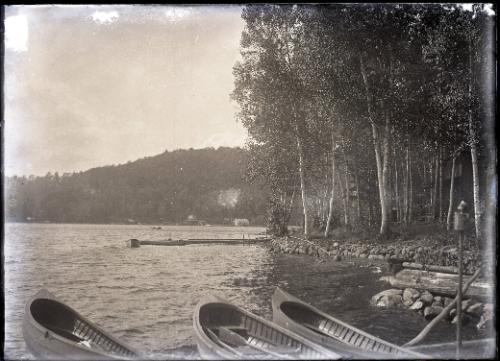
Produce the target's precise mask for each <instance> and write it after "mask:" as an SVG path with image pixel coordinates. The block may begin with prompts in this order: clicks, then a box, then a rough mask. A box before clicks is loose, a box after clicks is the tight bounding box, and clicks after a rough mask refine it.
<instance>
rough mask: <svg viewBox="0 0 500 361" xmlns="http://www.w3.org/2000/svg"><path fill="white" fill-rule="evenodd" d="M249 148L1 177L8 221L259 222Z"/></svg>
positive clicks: (261, 205)
mask: <svg viewBox="0 0 500 361" xmlns="http://www.w3.org/2000/svg"><path fill="white" fill-rule="evenodd" d="M247 163H248V155H247V151H245V150H243V149H240V148H224V147H221V148H219V149H213V148H206V149H200V150H193V149H190V150H176V151H172V152H165V153H163V154H160V155H157V156H153V157H147V158H143V159H140V160H137V161H134V162H128V163H127V164H123V165H116V166H107V167H100V168H94V169H90V170H88V171H85V172H79V173H73V174H63V175H62V176H61V175H59V174H58V173H55V174H51V173H48V174H47V175H46V176H44V177H34V176H30V177H24V176H23V177H16V176H15V177H9V178H7V179H6V189H7V191H6V197H5V203H6V204H5V205H6V216H7V219H8V220H11V221H26V220H32V221H50V222H89V223H110V222H117V223H126V222H141V223H176V222H182V221H183V220H185V219H186V218H187V217H188V215H195V216H196V217H197V218H198V219H203V220H206V221H207V222H209V223H222V222H224V219H226V222H227V220H228V219H229V220H230V219H233V218H248V219H250V221H251V224H256V223H260V224H263V223H265V219H263V215H264V214H265V207H266V202H267V200H266V195H265V194H266V193H265V189H264V188H263V187H262V186H261V185H259V184H258V183H254V184H253V185H248V184H247V182H246V181H245V178H246V170H247Z"/></svg>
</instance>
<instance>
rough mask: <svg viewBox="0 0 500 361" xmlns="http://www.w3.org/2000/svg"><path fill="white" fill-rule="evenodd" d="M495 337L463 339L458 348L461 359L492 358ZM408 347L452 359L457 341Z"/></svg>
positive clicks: (441, 357)
mask: <svg viewBox="0 0 500 361" xmlns="http://www.w3.org/2000/svg"><path fill="white" fill-rule="evenodd" d="M496 347H497V343H496V339H494V338H485V339H479V340H470V341H463V342H462V347H461V348H460V358H461V359H472V360H478V359H494V358H495V355H496V352H497V351H496ZM408 349H410V350H413V351H417V352H423V353H425V354H426V355H429V356H431V357H432V358H434V359H438V358H439V359H454V358H455V356H456V350H457V343H456V342H444V343H434V344H427V345H418V346H410V347H408Z"/></svg>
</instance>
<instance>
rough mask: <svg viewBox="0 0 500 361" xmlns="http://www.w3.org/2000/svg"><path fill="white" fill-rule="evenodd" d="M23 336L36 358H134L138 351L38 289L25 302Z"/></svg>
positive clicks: (49, 294) (48, 293) (45, 291)
mask: <svg viewBox="0 0 500 361" xmlns="http://www.w3.org/2000/svg"><path fill="white" fill-rule="evenodd" d="M23 336H24V341H25V342H26V345H27V347H28V349H29V351H30V352H31V353H32V354H33V355H34V356H35V357H36V358H40V359H62V360H70V359H73V360H74V359H78V360H102V359H134V358H137V357H139V356H138V353H137V352H136V351H134V350H133V349H132V348H130V347H129V346H126V345H125V344H124V343H123V342H121V341H119V340H118V339H116V338H115V337H113V336H111V335H110V334H109V333H107V332H106V331H104V330H102V329H101V328H100V327H98V326H96V325H94V324H93V323H92V322H90V321H89V320H87V319H86V318H85V317H83V316H81V315H80V314H79V313H78V312H76V311H75V310H73V309H72V308H70V307H68V306H66V305H65V304H63V303H62V302H60V301H58V300H57V299H56V298H55V297H54V296H53V295H52V294H51V293H50V292H48V291H47V290H44V289H42V290H41V291H39V292H38V293H37V294H36V295H35V296H33V297H32V298H31V299H30V300H28V302H27V303H26V307H25V310H24V319H23Z"/></svg>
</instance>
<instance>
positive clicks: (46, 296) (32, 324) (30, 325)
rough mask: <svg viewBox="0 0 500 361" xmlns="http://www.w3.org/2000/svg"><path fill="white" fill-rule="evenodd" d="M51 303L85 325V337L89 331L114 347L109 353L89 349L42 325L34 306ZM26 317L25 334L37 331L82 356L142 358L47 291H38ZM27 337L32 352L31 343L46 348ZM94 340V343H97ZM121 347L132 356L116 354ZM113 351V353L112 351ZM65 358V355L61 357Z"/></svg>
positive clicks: (31, 301)
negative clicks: (26, 330)
mask: <svg viewBox="0 0 500 361" xmlns="http://www.w3.org/2000/svg"><path fill="white" fill-rule="evenodd" d="M43 300H46V301H50V302H51V303H53V304H55V305H57V307H61V309H64V310H65V311H67V312H69V313H70V314H71V316H72V317H73V319H74V320H75V323H76V322H77V321H78V322H80V324H82V325H84V326H83V327H82V329H81V331H83V330H85V336H86V335H87V334H88V333H89V331H91V332H92V331H93V332H94V333H95V334H96V335H95V336H94V337H95V340H98V339H99V341H100V340H101V339H103V338H106V339H108V340H109V341H111V342H112V343H113V345H112V346H111V347H110V350H109V351H106V350H103V349H97V348H95V347H87V346H85V345H82V344H79V342H76V341H73V340H70V339H69V338H67V337H65V336H63V335H61V334H59V333H58V332H57V331H54V330H53V329H51V328H50V327H48V325H47V326H44V325H43V324H42V323H40V322H39V321H38V320H37V319H36V318H35V316H34V315H33V313H32V305H33V304H34V303H35V302H36V301H43ZM24 312H25V313H24V317H23V333H24V329H31V330H35V331H36V332H37V334H38V335H44V337H45V338H48V339H53V340H55V341H57V342H58V343H60V344H62V345H65V346H66V347H67V348H72V349H75V350H78V351H79V352H81V353H82V354H89V355H91V354H93V355H96V356H99V357H101V356H102V358H104V359H118V360H130V359H137V358H139V357H140V354H139V352H138V351H136V350H135V349H134V348H132V347H130V346H128V345H126V344H125V343H124V342H122V341H120V340H119V339H118V338H116V337H115V336H113V335H111V334H110V333H109V332H107V331H105V330H103V329H102V328H101V327H99V326H97V325H96V324H94V323H93V322H91V321H90V320H88V319H87V318H86V317H84V316H82V315H81V314H80V313H79V312H77V311H76V310H74V309H73V308H71V307H70V306H68V305H66V304H65V303H63V302H61V301H60V300H58V299H57V298H56V297H55V296H54V295H53V294H52V293H50V292H49V291H48V290H46V289H42V290H40V291H38V292H37V293H36V294H35V295H34V296H32V297H31V298H30V299H29V300H28V301H27V302H26V305H25V309H24ZM74 336H75V337H79V338H82V337H80V336H78V335H74ZM24 337H25V343H26V344H27V345H28V346H29V348H30V350H31V349H32V348H33V347H32V346H31V344H30V343H35V344H36V345H37V347H39V348H45V347H44V345H43V343H41V342H40V341H39V340H30V341H29V342H28V341H27V340H26V335H25V336H24ZM95 340H94V342H95ZM83 341H87V342H88V343H90V344H92V342H91V341H89V340H87V339H85V338H83ZM117 347H119V348H121V349H124V350H126V351H127V353H129V354H130V355H129V356H127V355H126V354H124V353H116V352H114V350H116V348H117ZM112 350H113V351H112ZM33 352H35V353H39V352H40V351H39V350H32V353H33ZM50 352H52V353H55V351H53V350H51V351H50ZM61 356H64V355H61ZM68 357H71V355H68Z"/></svg>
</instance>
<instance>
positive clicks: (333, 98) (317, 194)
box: [232, 4, 493, 237]
mask: <svg viewBox="0 0 500 361" xmlns="http://www.w3.org/2000/svg"><path fill="white" fill-rule="evenodd" d="M242 18H243V20H244V21H245V28H244V31H243V33H242V37H241V56H242V60H241V61H239V62H237V63H236V64H235V66H234V76H235V89H234V92H233V94H232V96H233V99H235V100H236V101H237V102H238V104H239V105H240V109H241V111H240V113H239V119H240V120H241V122H242V123H243V124H244V125H245V127H246V128H247V129H248V132H249V135H250V141H249V143H250V151H251V155H252V157H251V159H252V161H251V164H252V167H253V168H254V173H255V174H258V175H261V176H262V178H263V179H265V180H266V181H267V183H268V184H269V186H270V190H271V200H272V201H271V208H270V214H271V220H272V222H274V224H273V225H272V227H271V228H272V229H273V230H274V231H275V232H276V233H284V232H286V228H287V224H288V222H289V220H290V213H291V212H292V211H293V209H294V207H292V206H291V204H293V203H294V202H295V203H297V202H296V199H297V198H301V199H299V201H300V202H301V204H300V205H299V204H296V205H295V208H297V207H299V208H300V209H301V213H302V220H303V221H302V224H303V228H304V235H305V236H306V237H307V236H309V234H310V232H311V229H314V228H316V229H320V230H321V231H322V232H324V234H325V235H327V234H328V231H329V229H330V228H331V227H332V226H335V225H339V224H342V225H343V226H345V227H347V228H352V227H353V226H356V227H359V226H364V227H366V226H373V225H376V226H377V227H378V228H379V233H380V234H381V235H388V234H390V231H391V227H390V225H391V224H392V223H393V222H398V223H401V224H404V225H409V224H410V223H412V222H414V221H415V220H417V219H432V220H435V221H438V222H441V223H443V224H444V223H446V222H448V224H449V222H450V219H451V218H450V214H451V213H450V212H452V211H453V210H454V207H456V204H458V201H459V200H458V199H457V196H454V190H453V189H454V182H455V180H456V179H455V178H456V175H457V174H456V173H455V176H453V175H450V170H449V168H450V167H449V164H450V163H453V164H455V162H454V160H455V159H456V158H457V157H459V156H462V157H464V154H466V155H465V158H467V154H468V162H469V164H471V167H469V169H470V170H471V172H470V173H471V174H470V176H471V179H472V181H471V184H470V187H469V186H467V183H466V182H464V181H463V179H461V182H462V183H461V187H462V188H464V187H465V188H467V191H469V192H470V194H471V197H470V198H471V200H470V204H471V208H472V210H471V214H474V216H475V217H474V218H475V220H476V234H477V235H478V236H479V233H480V227H479V225H480V218H481V214H482V209H483V206H484V201H485V194H484V193H481V192H480V191H479V190H480V182H481V173H483V175H484V172H483V171H482V168H481V164H480V163H481V162H482V161H484V160H485V158H486V157H484V154H483V155H482V154H481V150H482V149H484V144H481V141H480V134H481V131H482V130H484V127H483V126H482V125H484V123H485V117H486V113H485V112H484V111H482V109H491V96H492V94H493V91H492V89H491V87H490V88H487V87H485V86H483V84H486V83H488V82H489V83H491V74H492V73H491V71H492V70H493V67H492V62H491V59H492V56H493V48H492V46H493V40H492V34H493V32H492V31H493V30H492V29H493V17H491V16H490V15H488V14H487V11H485V8H484V6H483V5H474V6H473V7H471V8H470V9H465V8H464V7H463V6H460V5H439V4H330V5H248V6H246V7H245V8H244V10H243V14H242ZM488 74H489V75H488ZM488 79H489V80H488ZM488 97H489V98H490V99H488ZM490 118H491V116H490ZM489 121H491V119H489ZM482 156H483V158H481V157H482ZM466 160H467V159H466ZM452 161H453V162H452ZM483 163H484V162H483ZM483 168H484V167H483ZM459 176H462V174H460V175H459ZM457 179H458V178H457ZM446 181H447V182H448V183H446ZM484 182H485V181H484V177H483V186H484ZM472 183H473V184H472ZM455 188H456V187H455ZM483 188H484V187H483ZM296 193H297V194H300V197H295V195H296ZM465 193H467V192H462V193H461V194H460V196H461V197H464V196H465ZM468 200H469V199H468Z"/></svg>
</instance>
